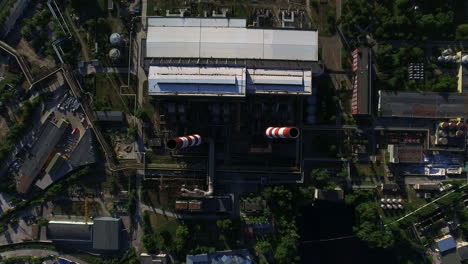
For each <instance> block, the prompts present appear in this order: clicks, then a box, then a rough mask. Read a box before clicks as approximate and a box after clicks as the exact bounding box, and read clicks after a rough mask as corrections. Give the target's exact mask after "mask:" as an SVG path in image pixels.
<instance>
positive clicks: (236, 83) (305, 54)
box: [142, 18, 318, 97]
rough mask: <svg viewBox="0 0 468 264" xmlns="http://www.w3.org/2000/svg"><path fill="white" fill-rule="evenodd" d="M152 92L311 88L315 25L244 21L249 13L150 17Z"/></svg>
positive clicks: (187, 93)
mask: <svg viewBox="0 0 468 264" xmlns="http://www.w3.org/2000/svg"><path fill="white" fill-rule="evenodd" d="M147 36H148V37H147V39H146V42H145V43H144V45H146V46H145V48H144V49H143V50H144V54H142V56H143V57H144V58H145V60H144V63H145V68H147V69H148V72H149V75H148V94H149V95H168V96H175V95H177V96H181V95H185V96H235V97H244V96H245V95H246V93H253V94H300V95H308V94H311V93H312V76H313V72H314V70H313V69H317V68H318V67H317V61H318V34H317V31H316V30H291V29H287V30H286V29H260V28H248V27H246V20H245V19H228V18H215V19H211V18H148V34H147Z"/></svg>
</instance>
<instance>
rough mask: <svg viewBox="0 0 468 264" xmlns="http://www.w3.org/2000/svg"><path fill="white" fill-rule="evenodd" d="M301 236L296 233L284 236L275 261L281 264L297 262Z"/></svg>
mask: <svg viewBox="0 0 468 264" xmlns="http://www.w3.org/2000/svg"><path fill="white" fill-rule="evenodd" d="M298 238H299V236H298V235H297V233H295V232H290V233H287V234H285V235H284V234H283V235H282V236H281V237H280V239H279V243H278V246H277V247H276V251H275V255H274V256H275V260H276V262H277V263H279V264H283V263H284V264H290V263H294V262H295V261H297V260H298V259H297V244H298V242H297V241H298Z"/></svg>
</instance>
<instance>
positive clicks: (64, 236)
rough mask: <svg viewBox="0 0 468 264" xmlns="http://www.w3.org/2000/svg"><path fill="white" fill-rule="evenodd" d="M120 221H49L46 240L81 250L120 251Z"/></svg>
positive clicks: (106, 219) (117, 219)
mask: <svg viewBox="0 0 468 264" xmlns="http://www.w3.org/2000/svg"><path fill="white" fill-rule="evenodd" d="M121 231H122V228H121V220H120V218H112V217H96V218H94V219H93V220H92V221H91V220H90V221H88V222H83V221H73V220H51V221H49V223H48V224H47V229H46V232H47V239H48V240H52V241H54V242H57V243H65V244H68V245H74V246H79V247H80V248H83V249H88V250H93V251H98V252H111V251H117V250H119V249H120V246H121V244H120V240H121Z"/></svg>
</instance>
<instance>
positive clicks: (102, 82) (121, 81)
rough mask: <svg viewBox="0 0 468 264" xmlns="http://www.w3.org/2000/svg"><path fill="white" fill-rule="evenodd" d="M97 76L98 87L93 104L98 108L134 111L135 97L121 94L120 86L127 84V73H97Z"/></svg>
mask: <svg viewBox="0 0 468 264" xmlns="http://www.w3.org/2000/svg"><path fill="white" fill-rule="evenodd" d="M95 76H96V77H95V78H96V89H95V101H94V102H93V105H94V108H95V109H96V110H115V111H124V112H132V111H133V104H134V100H135V99H134V98H133V97H130V96H121V95H120V87H121V86H122V85H126V80H127V75H126V74H106V73H97V74H96V75H95ZM125 92H127V91H125Z"/></svg>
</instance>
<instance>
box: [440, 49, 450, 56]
mask: <svg viewBox="0 0 468 264" xmlns="http://www.w3.org/2000/svg"><path fill="white" fill-rule="evenodd" d="M450 54H452V49H446V50H444V51H442V55H443V56H447V55H450Z"/></svg>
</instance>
